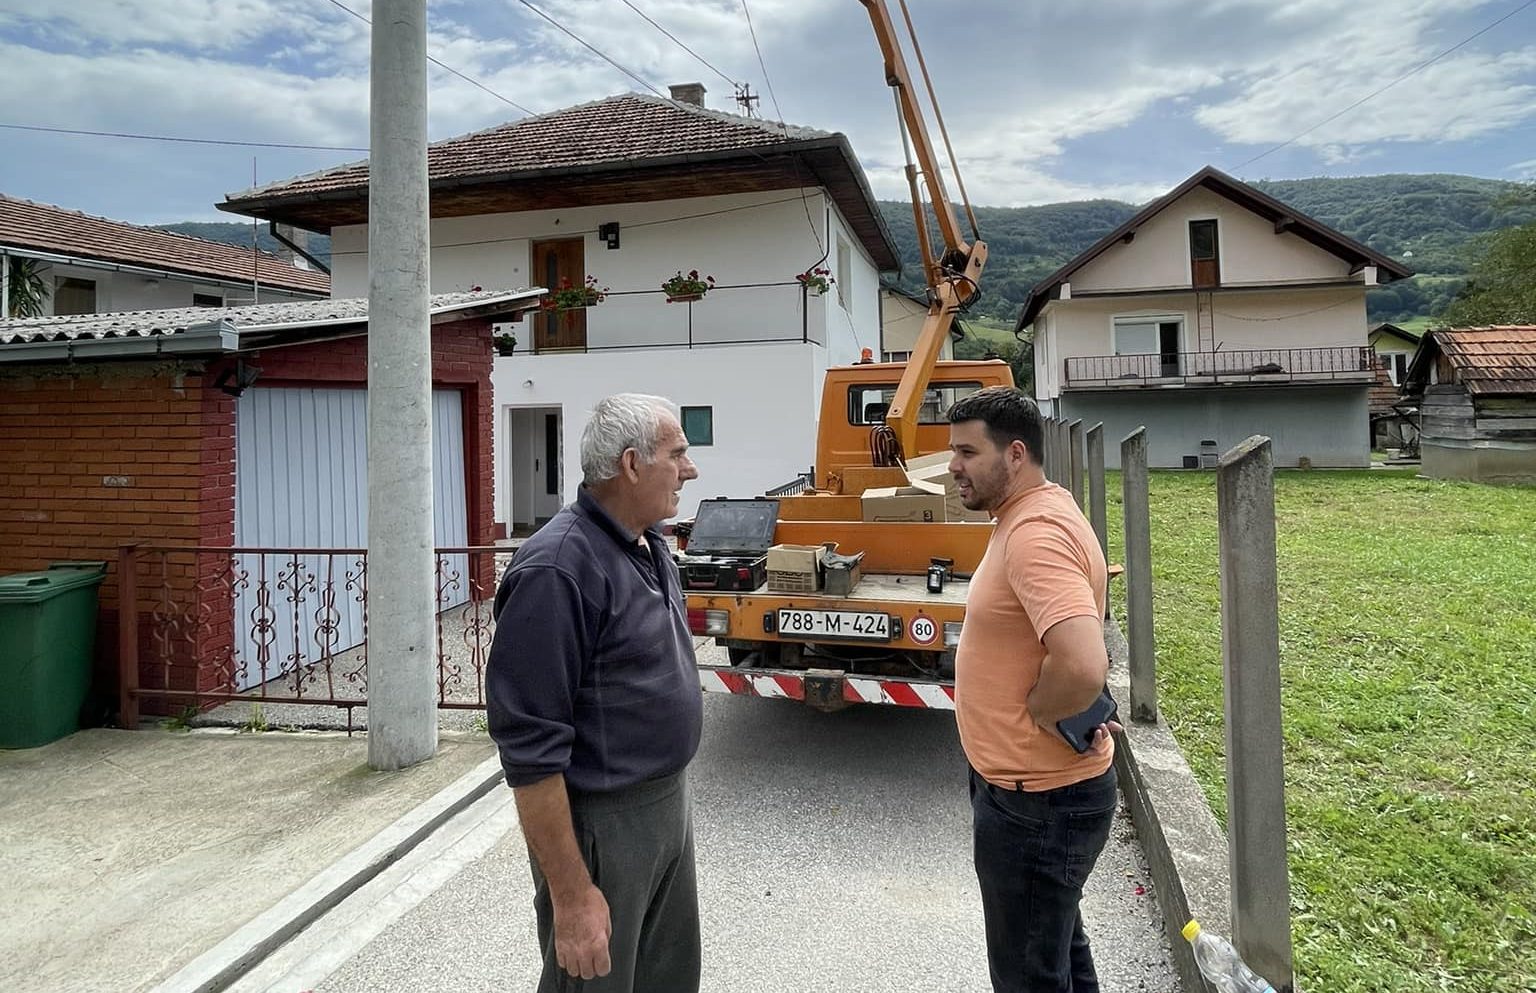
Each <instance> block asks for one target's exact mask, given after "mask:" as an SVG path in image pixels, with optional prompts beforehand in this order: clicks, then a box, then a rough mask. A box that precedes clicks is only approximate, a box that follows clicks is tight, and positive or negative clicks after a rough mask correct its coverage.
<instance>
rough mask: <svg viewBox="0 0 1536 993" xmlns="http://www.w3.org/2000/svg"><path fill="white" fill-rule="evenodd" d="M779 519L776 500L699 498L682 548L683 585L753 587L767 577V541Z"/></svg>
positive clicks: (679, 563) (680, 573) (727, 588)
mask: <svg viewBox="0 0 1536 993" xmlns="http://www.w3.org/2000/svg"><path fill="white" fill-rule="evenodd" d="M778 523H779V501H777V500H728V499H725V498H723V497H720V498H717V499H714V500H701V501H700V502H699V511H698V513H697V514H696V515H695V516H694V519H693V524H692V527H691V528H690V529H689V533H688V548H687V551H686V552H685V553H681V552H680V553H678V555H677V556H676V559H677V569H678V579H679V581H680V582H681V584H682V587H683V589H684V590H721V591H727V592H729V591H736V592H750V591H752V590H755V589H757V588H758V587H759V586H762V585H763V583H764V582H766V581H767V578H768V567H767V558H768V546H770V545H772V544H773V531H774V528H776V527H777V526H778Z"/></svg>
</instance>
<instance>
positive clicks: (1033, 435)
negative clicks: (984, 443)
mask: <svg viewBox="0 0 1536 993" xmlns="http://www.w3.org/2000/svg"><path fill="white" fill-rule="evenodd" d="M961 421H981V422H982V423H983V424H985V425H986V426H987V437H989V438H991V439H992V443H993V444H994V445H996V446H997V447H998V448H1007V447H1008V446H1009V445H1011V444H1013V443H1014V442H1015V441H1022V442H1023V443H1024V447H1025V448H1026V449H1028V450H1029V454H1030V457H1031V458H1033V459H1034V460H1035V461H1036V462H1038V463H1040V464H1041V465H1044V464H1045V423H1044V422H1043V421H1042V420H1041V418H1040V408H1039V407H1036V406H1035V402H1034V401H1033V400H1031V399H1030V398H1029V397H1027V396H1025V395H1024V394H1023V392H1022V391H1020V390H1019V389H1017V388H1015V387H1012V386H988V387H987V388H985V389H981V390H977V391H976V392H975V393H972V394H971V395H970V396H968V397H963V398H961V399H960V400H958V401H956V402H955V405H954V406H953V407H950V408H949V423H951V424H959V423H960V422H961Z"/></svg>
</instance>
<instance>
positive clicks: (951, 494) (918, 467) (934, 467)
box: [907, 452, 992, 524]
mask: <svg viewBox="0 0 1536 993" xmlns="http://www.w3.org/2000/svg"><path fill="white" fill-rule="evenodd" d="M949 460H950V453H949V452H934V453H933V454H932V455H924V456H921V457H920V458H915V459H912V460H910V461H909V462H907V480H908V481H909V482H913V483H937V484H939V485H940V486H942V487H943V488H944V519H945V520H947V521H976V522H979V523H982V524H990V523H991V521H992V515H991V514H989V513H987V512H986V511H985V510H966V509H965V504H964V503H962V502H961V501H960V488H959V487H958V486H957V485H956V484H955V477H954V476H951V475H950V474H949Z"/></svg>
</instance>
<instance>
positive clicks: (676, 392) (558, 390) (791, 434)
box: [491, 342, 825, 522]
mask: <svg viewBox="0 0 1536 993" xmlns="http://www.w3.org/2000/svg"><path fill="white" fill-rule="evenodd" d="M645 354H646V355H647V356H648V358H649V359H650V361H647V362H645V363H644V364H643V365H640V364H638V363H637V362H636V359H635V356H634V355H633V354H630V353H624V352H589V353H563V354H562V353H553V354H546V355H524V354H521V353H519V354H517V355H513V356H508V357H504V358H503V357H498V358H497V359H496V360H495V363H496V364H495V367H494V369H493V371H492V373H491V383H492V387H493V396H494V397H495V406H496V442H495V447H496V458H495V463H496V519H497V520H498V521H503V522H504V521H506V520H507V516H506V515H507V513H508V512H509V509H510V508H509V507H508V501H507V500H506V490H507V485H508V480H509V478H511V477H509V474H508V460H509V458H512V456H511V455H510V452H511V451H512V446H511V444H510V443H509V439H507V438H505V437H503V435H504V433H505V432H506V429H507V424H508V421H509V417H508V416H507V411H508V409H509V408H525V407H552V406H558V407H561V408H562V409H563V413H564V419H563V424H562V427H563V434H564V439H563V440H564V460H565V461H564V480H563V482H564V487H565V499H566V500H567V501H569V500H572V499H575V495H576V488H577V486H578V485H579V484H580V482H581V452H580V439H581V431H582V429H583V428H584V427H585V426H586V422H587V415H588V413H589V412H590V411H591V409H592V407H593V406H595V405H596V403H597V401H598V400H600V399H602V398H603V397H605V396H608V395H610V394H613V393H622V392H627V391H628V392H638V393H654V394H658V395H660V396H665V397H668V398H669V399H671V400H673V401H674V402H676V403H677V404H678V405H679V406H690V407H692V406H708V407H713V408H714V444H713V445H710V446H707V447H705V446H696V447H694V448H693V449H692V450H691V454H692V456H693V460H694V461H695V462H696V463H697V464H698V467H699V478H698V479H697V480H696V481H694V482H692V483H690V484H688V486H687V487H686V488H685V489H684V490H683V496H682V504H681V507H680V511H679V513H680V515H681V516H683V517H689V516H692V514H693V512H694V510H695V508H696V507H697V505H698V501H699V500H700V499H704V498H708V497H715V496H732V497H749V496H754V495H756V494H759V493H761V492H762V491H763V490H765V489H767V488H769V487H772V486H777V485H778V484H780V483H784V482H788V481H789V480H790V479H791V478H793V477H794V475H795V474H796V473H799V472H803V471H805V470H807V469H809V468H810V465H811V463H812V461H814V460H815V457H816V420H815V412H816V406H815V403H814V402H813V397H814V395H815V394H816V392H818V391H819V389H820V386H821V381H822V377H823V373H824V370H825V358H824V355H825V352H824V350H823V349H822V348H820V347H818V346H816V345H805V344H801V343H798V342H796V343H792V344H764V345H748V346H734V347H725V346H718V347H713V348H694V349H676V350H667V351H656V352H647V353H645ZM533 448H534V450H535V451H538V452H542V451H543V438H542V435H540V436H539V437H538V438H536V439H535V440H534V444H533ZM525 464H527V463H525Z"/></svg>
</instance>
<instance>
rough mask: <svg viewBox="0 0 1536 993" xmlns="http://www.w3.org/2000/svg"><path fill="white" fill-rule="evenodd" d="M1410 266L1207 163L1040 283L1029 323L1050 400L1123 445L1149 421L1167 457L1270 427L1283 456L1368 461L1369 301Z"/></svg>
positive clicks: (1039, 378)
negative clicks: (1097, 425) (1101, 427)
mask: <svg viewBox="0 0 1536 993" xmlns="http://www.w3.org/2000/svg"><path fill="white" fill-rule="evenodd" d="M1408 275H1409V272H1408V270H1406V269H1404V268H1403V267H1402V266H1401V265H1399V264H1398V263H1396V262H1394V261H1393V260H1392V259H1390V258H1387V257H1386V256H1384V255H1382V254H1381V253H1380V252H1377V251H1375V250H1373V249H1371V248H1368V247H1366V246H1365V245H1362V244H1360V243H1359V242H1357V241H1354V240H1353V239H1351V238H1348V237H1346V236H1344V235H1342V234H1340V233H1339V232H1337V231H1334V230H1332V229H1331V228H1328V227H1326V226H1325V225H1323V224H1320V223H1318V222H1317V221H1315V220H1313V219H1312V218H1310V217H1307V216H1306V215H1305V214H1302V213H1300V212H1299V211H1296V210H1294V209H1292V208H1291V207H1288V206H1286V205H1285V204H1283V203H1281V202H1280V201H1278V200H1276V199H1274V198H1273V197H1270V196H1267V195H1265V194H1264V193H1261V192H1260V191H1258V190H1256V189H1254V188H1253V187H1251V186H1248V185H1247V184H1245V183H1242V182H1239V181H1238V180H1236V179H1233V178H1232V177H1231V176H1227V175H1225V174H1224V173H1221V172H1218V171H1217V170H1215V169H1212V168H1209V167H1207V168H1205V169H1202V170H1200V171H1199V172H1197V173H1195V174H1194V175H1193V176H1191V177H1190V178H1189V179H1187V180H1185V181H1184V182H1183V183H1181V184H1180V185H1179V186H1178V187H1176V188H1175V189H1174V190H1172V191H1171V192H1169V193H1168V194H1166V195H1165V196H1163V197H1161V198H1159V199H1157V200H1155V201H1153V202H1152V203H1151V204H1149V205H1148V206H1147V207H1146V208H1145V209H1143V210H1142V211H1141V212H1139V213H1138V214H1136V216H1135V217H1132V218H1131V219H1130V220H1128V221H1126V222H1125V224H1123V225H1121V226H1120V227H1119V228H1117V229H1116V230H1114V231H1112V232H1110V233H1109V234H1108V235H1106V236H1105V237H1104V238H1102V239H1101V240H1100V241H1098V242H1097V243H1096V244H1094V245H1093V246H1092V247H1090V248H1089V249H1088V250H1087V251H1085V252H1083V253H1082V254H1081V255H1079V256H1077V257H1076V258H1075V259H1073V260H1072V261H1070V262H1068V263H1067V264H1066V265H1065V266H1063V267H1062V268H1060V269H1058V270H1057V271H1056V272H1054V273H1052V274H1051V275H1050V276H1048V277H1046V279H1045V280H1043V281H1042V282H1041V283H1039V284H1038V285H1036V286H1035V288H1034V290H1033V292H1032V293H1031V295H1030V297H1029V300H1028V301H1027V302H1026V303H1025V305H1024V308H1023V310H1022V312H1021V313H1020V315H1019V322H1018V329H1020V330H1022V329H1023V328H1025V327H1028V326H1033V328H1034V336H1035V392H1036V396H1037V398H1038V399H1039V401H1040V404H1041V407H1042V409H1043V410H1045V412H1047V413H1051V414H1055V415H1056V416H1058V417H1063V418H1067V419H1076V418H1080V419H1081V420H1082V421H1083V423H1084V425H1085V426H1089V425H1093V424H1095V423H1098V422H1103V424H1104V433H1105V435H1106V437H1109V438H1111V439H1115V440H1118V439H1120V438H1122V437H1124V436H1125V435H1126V434H1128V433H1130V432H1131V431H1133V430H1134V429H1135V428H1136V427H1137V426H1138V425H1142V426H1145V427H1146V428H1147V442H1148V452H1149V460H1150V462H1151V464H1152V465H1154V466H1165V467H1170V466H1171V467H1180V466H1189V467H1193V466H1202V465H1210V464H1212V463H1213V462H1214V460H1215V458H1216V456H1217V455H1218V454H1219V453H1220V452H1222V451H1225V450H1227V449H1228V448H1231V447H1232V446H1233V445H1235V444H1237V443H1239V442H1241V441H1243V440H1244V439H1246V438H1248V437H1249V436H1251V435H1254V434H1264V435H1268V436H1269V437H1270V438H1271V439H1272V441H1273V442H1274V456H1275V464H1276V465H1290V466H1296V465H1314V466H1360V467H1364V466H1367V465H1369V464H1370V450H1369V438H1370V432H1369V429H1368V423H1369V422H1368V413H1367V409H1368V406H1367V394H1368V392H1369V390H1370V388H1371V385H1372V384H1373V383H1374V382H1375V380H1376V370H1377V360H1376V357H1375V353H1374V352H1373V351H1372V349H1371V346H1370V345H1369V344H1368V342H1367V340H1366V318H1365V295H1366V292H1367V290H1369V289H1370V287H1372V286H1375V285H1378V284H1381V283H1387V282H1391V281H1392V280H1396V279H1402V278H1405V277H1407V276H1408ZM1105 455H1106V459H1107V461H1108V462H1109V463H1111V464H1113V465H1118V463H1119V446H1118V445H1115V444H1111V445H1109V446H1108V447H1107V448H1106V451H1105Z"/></svg>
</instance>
